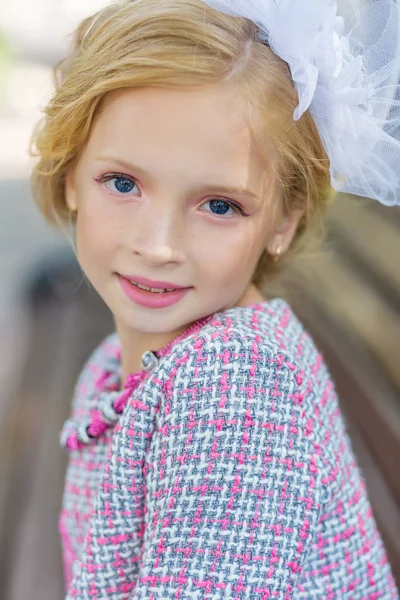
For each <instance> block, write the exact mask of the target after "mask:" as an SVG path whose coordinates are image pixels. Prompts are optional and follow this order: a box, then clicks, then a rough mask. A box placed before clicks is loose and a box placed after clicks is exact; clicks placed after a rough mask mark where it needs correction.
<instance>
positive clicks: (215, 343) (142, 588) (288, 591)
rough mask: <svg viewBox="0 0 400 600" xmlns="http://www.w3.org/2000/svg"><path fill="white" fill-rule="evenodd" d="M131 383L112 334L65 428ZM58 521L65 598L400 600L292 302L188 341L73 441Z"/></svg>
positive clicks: (267, 306) (226, 319)
mask: <svg viewBox="0 0 400 600" xmlns="http://www.w3.org/2000/svg"><path fill="white" fill-rule="evenodd" d="M120 378H121V367H120V348H119V341H118V338H117V336H116V334H114V335H112V336H110V337H109V338H107V339H106V340H105V341H104V342H103V344H101V345H100V346H99V348H98V349H97V350H96V351H95V352H94V354H93V355H92V357H91V358H90V359H89V361H88V362H87V364H86V366H85V368H84V370H83V372H82V374H81V376H80V379H79V381H78V384H77V387H76V393H75V396H74V400H73V408H72V415H71V420H69V421H67V423H66V424H65V427H64V430H63V433H62V437H63V439H65V436H66V435H69V433H71V431H72V429H73V427H75V426H76V423H78V424H79V423H86V419H88V418H90V417H92V416H93V414H94V413H95V412H96V411H98V410H99V406H100V405H101V404H102V403H104V402H107V401H109V400H110V398H112V397H115V398H116V397H117V396H118V394H121V392H118V390H119V385H120ZM113 395H114V396H113ZM60 532H61V536H62V542H63V552H64V562H65V574H66V586H67V600H72V599H73V598H77V599H79V600H103V599H104V600H106V599H107V600H136V599H139V598H140V599H146V600H153V599H176V600H183V599H189V598H190V599H198V600H200V599H201V600H203V599H205V598H215V599H221V600H222V599H226V598H232V599H252V600H255V599H260V600H261V599H262V600H266V599H270V600H280V599H282V600H289V599H294V600H298V599H307V600H334V599H335V600H336V599H337V600H367V599H368V600H378V599H379V600H389V599H391V600H396V599H397V600H398V598H399V596H398V593H397V591H396V588H395V584H394V581H393V577H392V574H391V570H390V566H389V564H388V562H387V559H386V555H385V550H384V547H383V545H382V541H381V538H380V535H379V532H378V530H377V527H376V523H375V521H374V517H373V514H372V511H371V507H370V504H369V501H368V496H367V492H366V488H365V482H364V479H363V476H362V474H361V472H360V469H359V467H358V466H357V463H356V460H355V457H354V454H353V450H352V447H351V443H350V440H349V438H348V435H347V433H346V427H345V422H344V419H343V416H342V414H341V412H340V409H339V406H338V399H337V395H336V392H335V389H334V385H333V383H332V380H331V378H330V375H329V372H328V370H327V367H326V365H325V363H324V360H323V357H322V356H321V354H320V353H319V352H318V350H317V349H316V347H315V345H314V343H313V341H312V339H311V338H310V336H309V335H308V333H307V332H306V331H305V330H304V328H303V327H302V325H301V323H300V322H299V320H298V319H297V318H296V316H295V315H294V314H293V312H292V310H291V308H290V306H289V305H288V304H287V303H286V302H285V301H284V300H282V299H280V298H277V299H274V300H269V301H265V302H264V303H261V304H258V305H252V306H249V307H241V308H232V309H230V310H227V311H225V312H221V313H216V314H215V315H213V316H212V317H210V319H209V320H208V321H207V322H206V323H203V324H202V326H201V327H199V328H197V329H194V330H193V329H192V330H190V331H189V332H188V334H187V335H185V334H184V335H183V336H181V338H180V339H179V340H178V341H177V342H176V343H174V344H172V345H171V347H170V348H169V349H168V351H167V352H166V353H165V354H164V356H162V358H161V359H160V360H159V362H158V364H155V366H154V367H153V368H150V370H148V371H147V372H146V376H145V377H144V378H142V379H141V380H140V383H139V384H138V385H137V386H136V388H135V389H132V390H131V392H130V394H129V397H128V400H127V403H126V406H125V408H124V409H123V411H122V412H121V414H120V416H119V419H118V421H117V422H116V423H114V424H111V425H110V426H109V427H108V429H106V430H105V431H104V432H103V433H102V435H100V436H99V437H97V439H90V440H89V443H87V444H81V446H80V447H79V448H78V449H75V450H72V451H71V453H70V460H69V466H68V471H67V475H66V482H65V493H64V499H63V508H62V512H61V515H60Z"/></svg>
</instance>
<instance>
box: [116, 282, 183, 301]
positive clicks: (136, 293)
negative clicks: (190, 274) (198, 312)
mask: <svg viewBox="0 0 400 600" xmlns="http://www.w3.org/2000/svg"><path fill="white" fill-rule="evenodd" d="M118 279H119V283H120V285H121V288H122V290H123V292H124V293H125V295H126V296H127V297H128V298H129V299H130V300H132V301H133V302H135V303H136V304H139V305H140V306H146V307H147V308H165V307H167V306H171V305H173V304H176V303H177V302H179V300H181V299H182V298H183V297H184V296H185V295H186V294H187V293H188V291H189V290H190V289H191V288H180V289H176V290H175V291H173V292H164V293H157V292H147V291H146V290H141V289H140V288H138V287H136V286H135V285H134V284H133V283H132V282H131V281H129V280H128V279H127V278H126V277H123V276H121V275H118ZM135 280H136V281H137V282H138V283H140V284H142V285H146V286H148V287H156V285H154V283H155V282H152V285H150V284H149V283H142V281H143V279H141V280H139V279H138V278H135ZM144 281H149V280H148V279H147V280H144ZM156 283H157V284H158V286H159V287H160V288H161V284H162V285H163V286H165V287H168V286H170V287H172V284H169V283H168V284H166V282H160V281H157V282H156Z"/></svg>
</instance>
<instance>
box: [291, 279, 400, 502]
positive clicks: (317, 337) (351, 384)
mask: <svg viewBox="0 0 400 600" xmlns="http://www.w3.org/2000/svg"><path fill="white" fill-rule="evenodd" d="M289 296H290V302H291V304H292V306H293V308H294V310H295V312H296V314H297V315H298V316H299V318H300V319H301V321H302V322H303V323H304V325H305V327H306V328H307V330H308V331H309V332H310V334H311V335H312V337H313V339H314V341H315V343H316V345H317V347H318V348H319V350H320V351H321V352H322V354H323V356H324V358H325V361H326V363H327V366H328V369H329V370H330V372H331V375H332V378H333V381H334V383H335V386H336V389H337V392H338V396H339V400H340V404H341V407H342V408H343V409H344V410H345V412H346V413H347V414H349V415H350V417H351V419H352V421H353V422H354V423H356V424H357V427H358V428H359V430H360V433H361V434H362V435H363V437H364V439H365V441H366V442H367V443H368V446H369V447H370V448H371V449H372V451H373V454H374V457H375V459H376V461H377V464H379V468H380V469H381V472H382V474H383V475H384V477H385V479H386V480H387V482H388V484H389V486H390V488H391V490H392V491H393V494H394V495H395V497H396V501H397V502H399V503H400V470H399V466H398V465H399V456H400V398H399V394H398V391H397V389H396V388H395V387H394V386H393V385H392V384H391V382H390V380H389V379H388V378H387V375H386V373H385V371H383V370H382V369H381V368H380V366H379V364H378V363H376V361H375V359H374V357H373V356H372V355H371V354H370V353H369V352H368V350H367V349H366V348H365V346H364V345H363V344H362V343H361V342H360V340H358V339H357V338H356V337H355V336H353V335H352V334H351V333H350V334H349V331H348V328H347V327H346V324H345V323H343V322H341V321H340V320H336V319H335V318H334V316H333V315H332V314H331V313H328V312H327V311H326V309H325V306H324V305H321V304H319V303H318V301H317V300H316V299H315V298H312V297H310V296H309V292H308V290H306V289H302V288H296V289H294V288H293V289H292V290H291V293H290V295H289Z"/></svg>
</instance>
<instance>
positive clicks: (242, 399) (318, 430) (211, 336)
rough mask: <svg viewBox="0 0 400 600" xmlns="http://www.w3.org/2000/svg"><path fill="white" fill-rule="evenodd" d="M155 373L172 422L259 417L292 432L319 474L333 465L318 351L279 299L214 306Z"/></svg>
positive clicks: (331, 397)
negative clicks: (204, 321) (212, 312)
mask: <svg viewBox="0 0 400 600" xmlns="http://www.w3.org/2000/svg"><path fill="white" fill-rule="evenodd" d="M158 375H161V376H160V377H159V378H158V380H157V381H158V383H159V385H160V388H159V392H160V400H161V404H163V403H165V407H166V413H165V414H167V415H168V417H167V421H168V422H169V423H170V424H171V425H174V424H175V425H179V424H180V423H184V422H186V421H188V422H189V421H190V420H192V421H193V422H195V421H196V422H201V423H203V424H204V426H206V425H205V424H206V423H213V422H214V421H215V422H218V423H222V422H224V423H226V422H227V419H228V420H229V421H230V422H233V421H234V420H235V419H238V418H239V419H240V422H241V423H243V424H245V422H246V419H247V422H248V423H249V422H251V421H253V422H254V423H258V426H259V427H260V428H261V429H262V430H263V431H264V432H266V433H268V432H270V431H271V430H272V429H274V431H277V430H278V429H280V431H281V432H282V435H283V437H284V439H286V440H289V439H290V436H291V434H292V433H293V432H295V435H296V439H297V442H298V443H300V445H303V444H306V445H307V446H308V447H309V449H310V453H311V454H312V455H313V456H314V457H315V460H316V461H317V462H318V464H319V465H320V472H321V473H323V472H324V473H326V471H327V469H329V470H332V469H333V466H334V455H333V450H332V448H331V447H327V446H326V439H327V434H328V433H329V426H330V425H329V423H332V421H331V416H332V414H337V412H338V411H337V408H338V402H337V397H336V393H335V388H334V386H333V383H332V380H331V378H330V374H329V371H328V369H327V367H326V365H325V362H324V360H323V357H322V356H321V354H320V352H319V351H318V349H317V347H316V346H315V344H314V342H313V340H312V338H311V336H310V335H309V334H308V332H307V331H306V330H305V328H304V327H303V325H302V323H301V322H300V320H299V319H298V318H297V316H296V315H295V314H294V312H293V311H292V309H291V307H290V305H289V304H288V303H287V302H286V301H284V300H282V299H276V300H272V301H269V302H266V303H264V304H262V305H257V306H256V307H244V308H241V307H240V308H238V309H231V310H228V311H225V312H223V313H217V314H216V315H215V316H214V317H213V319H212V320H210V321H209V322H208V323H207V324H206V325H205V326H204V327H203V328H202V329H201V330H200V331H198V332H196V333H194V334H193V335H190V336H188V338H185V339H184V340H183V341H182V342H181V343H179V344H177V345H176V346H175V347H173V348H172V350H171V353H170V354H169V355H168V356H166V357H165V359H164V360H163V361H161V364H160V370H159V373H158ZM162 412H164V411H162ZM221 415H222V418H223V420H222V421H221ZM242 417H243V418H244V419H245V420H244V421H243V420H241V419H242ZM174 422H175V423H174ZM237 422H239V421H237ZM277 428H278V429H277ZM328 437H329V436H328ZM321 448H324V459H322V458H321ZM323 461H326V462H324V464H322V462H323Z"/></svg>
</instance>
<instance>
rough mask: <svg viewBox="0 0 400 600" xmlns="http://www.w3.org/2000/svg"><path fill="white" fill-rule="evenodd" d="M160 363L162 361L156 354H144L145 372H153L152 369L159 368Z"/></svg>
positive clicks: (149, 352)
mask: <svg viewBox="0 0 400 600" xmlns="http://www.w3.org/2000/svg"><path fill="white" fill-rule="evenodd" d="M159 362H160V361H159V359H158V357H157V355H156V354H155V352H151V351H147V352H145V353H144V354H142V360H141V364H142V369H144V370H145V371H151V370H152V369H154V368H155V367H157V366H158V363H159Z"/></svg>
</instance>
